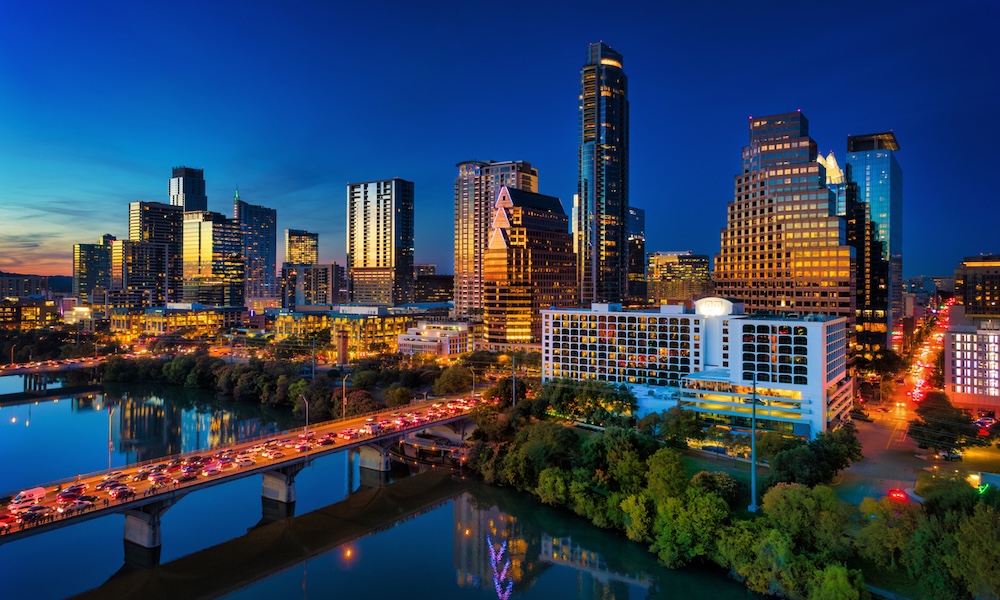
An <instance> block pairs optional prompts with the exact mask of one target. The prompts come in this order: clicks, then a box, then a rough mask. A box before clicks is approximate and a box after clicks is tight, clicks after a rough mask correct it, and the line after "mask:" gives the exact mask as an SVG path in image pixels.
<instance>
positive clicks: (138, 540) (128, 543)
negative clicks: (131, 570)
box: [124, 495, 181, 568]
mask: <svg viewBox="0 0 1000 600" xmlns="http://www.w3.org/2000/svg"><path fill="white" fill-rule="evenodd" d="M180 498H181V497H180V496H176V495H175V496H171V497H169V498H164V499H163V500H160V501H159V502H154V503H152V504H145V505H143V506H139V507H137V508H130V509H128V510H126V511H124V514H125V563H126V564H128V565H132V566H137V567H140V568H147V567H150V566H156V565H158V564H160V548H161V547H162V546H163V536H162V534H161V532H160V518H161V517H163V515H164V513H166V512H167V510H168V509H169V508H170V507H171V506H173V505H174V504H176V503H177V501H178V500H180Z"/></svg>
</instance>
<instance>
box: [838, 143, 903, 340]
mask: <svg viewBox="0 0 1000 600" xmlns="http://www.w3.org/2000/svg"><path fill="white" fill-rule="evenodd" d="M897 150H899V144H898V143H897V142H896V137H895V135H893V134H892V133H891V132H888V133H876V134H868V135H858V136H849V137H848V138H847V164H848V165H850V173H851V180H852V181H854V182H856V183H857V186H858V200H859V201H860V202H863V203H865V204H868V206H869V214H870V215H871V216H870V218H871V220H872V223H873V225H874V231H875V236H876V238H877V239H878V241H879V242H881V243H882V251H883V257H884V259H885V260H887V261H888V263H889V277H888V284H889V305H890V307H891V322H890V328H889V329H890V331H893V330H895V329H897V328H898V324H899V322H900V319H901V318H902V314H903V171H902V169H901V168H900V167H899V162H897V160H896V154H895V153H896V151H897Z"/></svg>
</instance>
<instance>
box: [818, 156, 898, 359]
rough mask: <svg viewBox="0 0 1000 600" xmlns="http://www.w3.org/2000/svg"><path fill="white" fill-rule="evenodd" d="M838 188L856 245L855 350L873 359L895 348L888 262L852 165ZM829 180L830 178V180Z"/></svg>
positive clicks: (849, 233)
mask: <svg viewBox="0 0 1000 600" xmlns="http://www.w3.org/2000/svg"><path fill="white" fill-rule="evenodd" d="M845 168H846V172H847V175H846V177H845V180H844V182H843V184H842V185H841V186H839V189H837V188H835V187H834V186H831V188H832V189H835V191H836V192H837V194H838V198H841V199H843V201H844V215H843V217H844V219H845V220H846V223H847V243H848V245H850V246H851V247H852V248H854V256H855V265H856V268H855V284H856V288H857V289H856V292H855V296H854V297H855V300H854V331H855V335H854V341H853V344H854V351H855V353H856V354H858V355H860V356H864V357H865V358H868V359H872V358H875V357H876V356H877V355H879V354H881V353H882V352H884V351H885V350H890V349H892V339H891V334H892V329H891V328H890V326H889V315H890V310H889V261H888V260H887V259H886V257H885V255H884V253H883V251H882V248H883V244H882V242H881V241H880V240H879V238H878V231H877V229H876V223H875V221H873V220H872V218H871V210H872V206H871V205H870V204H868V203H867V202H860V201H858V184H857V182H855V181H852V180H851V177H850V173H851V165H846V167H845ZM828 180H829V179H828Z"/></svg>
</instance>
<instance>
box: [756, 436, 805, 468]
mask: <svg viewBox="0 0 1000 600" xmlns="http://www.w3.org/2000/svg"><path fill="white" fill-rule="evenodd" d="M802 444H803V442H802V440H800V439H796V438H790V437H785V436H783V435H781V434H780V433H777V432H775V431H765V432H764V433H762V434H760V435H759V436H758V437H757V456H759V457H761V458H763V459H765V460H767V461H771V460H773V459H774V457H775V456H776V455H777V454H778V453H779V452H781V451H783V450H791V449H792V448H795V447H796V446H801V445H802Z"/></svg>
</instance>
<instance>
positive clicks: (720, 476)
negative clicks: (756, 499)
mask: <svg viewBox="0 0 1000 600" xmlns="http://www.w3.org/2000/svg"><path fill="white" fill-rule="evenodd" d="M690 485H691V487H693V488H696V489H699V490H702V491H705V492H711V493H713V494H715V495H717V496H718V497H720V498H722V499H723V500H725V501H726V504H728V505H729V508H730V509H733V508H736V507H737V506H739V505H740V504H745V502H744V501H745V500H746V499H747V498H748V497H749V493H748V490H747V487H746V485H744V484H743V482H741V481H737V480H735V479H733V477H732V476H731V475H729V473H723V472H722V471H699V472H697V473H695V475H694V477H692V478H691V483H690Z"/></svg>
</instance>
